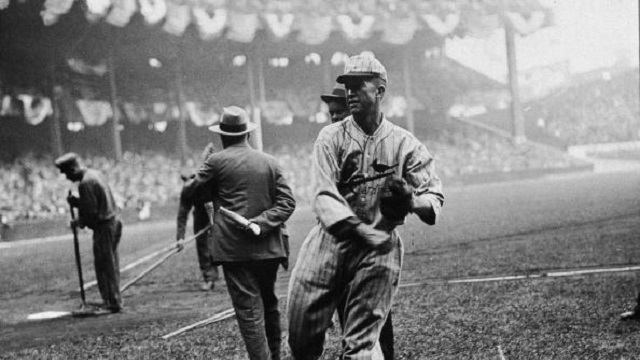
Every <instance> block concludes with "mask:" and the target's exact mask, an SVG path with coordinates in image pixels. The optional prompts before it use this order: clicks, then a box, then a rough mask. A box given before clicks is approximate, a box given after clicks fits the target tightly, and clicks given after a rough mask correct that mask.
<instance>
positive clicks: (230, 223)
mask: <svg viewBox="0 0 640 360" xmlns="http://www.w3.org/2000/svg"><path fill="white" fill-rule="evenodd" d="M255 128H256V126H255V124H253V123H250V122H249V121H248V115H247V113H246V112H245V111H244V110H243V109H242V108H239V107H237V106H230V107H226V108H224V111H223V114H222V119H221V121H220V124H219V125H214V126H211V127H210V128H209V129H210V130H211V131H213V132H215V133H218V134H219V135H220V139H221V140H222V146H223V149H222V150H221V151H219V152H217V153H214V154H212V155H210V156H209V157H208V158H207V160H206V161H205V162H204V164H203V165H202V166H201V167H200V169H199V170H198V173H197V174H196V178H195V180H194V181H195V185H194V191H195V192H196V193H198V192H200V191H205V190H207V189H208V190H209V191H210V192H211V194H212V196H213V203H214V208H215V212H214V214H215V215H214V221H213V260H214V263H215V264H219V265H222V269H223V273H224V279H225V282H226V284H227V288H228V291H229V296H230V297H231V302H232V303H233V307H234V309H235V313H236V319H237V321H238V326H239V327H240V333H241V334H242V337H243V338H244V342H245V346H246V348H247V352H248V354H249V358H250V359H252V360H254V359H256V360H257V359H260V360H276V359H280V348H281V342H282V329H281V325H280V312H279V310H278V298H277V297H276V294H275V290H274V287H275V282H276V275H277V271H278V267H279V265H280V264H283V263H286V261H287V258H288V255H289V254H288V249H289V244H288V243H287V241H288V240H287V238H286V236H285V235H284V234H283V232H282V231H283V230H282V229H283V225H284V222H285V221H287V219H289V217H290V216H291V214H292V213H293V210H294V209H295V205H296V203H295V200H294V198H293V195H292V191H291V188H290V187H289V185H288V184H287V182H286V181H285V179H284V176H283V171H282V169H281V168H280V166H279V165H278V162H277V160H276V159H275V158H274V157H273V156H271V155H268V154H265V153H262V152H260V151H257V150H254V149H252V148H251V147H250V145H249V142H248V139H249V134H250V133H251V131H253V130H255ZM221 208H224V209H221ZM221 210H225V211H224V212H223V213H221ZM227 210H228V211H227ZM229 211H230V212H233V213H236V214H237V215H240V216H241V217H244V218H245V219H246V220H247V222H246V223H245V224H244V225H238V223H237V222H236V221H234V220H233V217H231V216H227V215H225V214H228V213H229Z"/></svg>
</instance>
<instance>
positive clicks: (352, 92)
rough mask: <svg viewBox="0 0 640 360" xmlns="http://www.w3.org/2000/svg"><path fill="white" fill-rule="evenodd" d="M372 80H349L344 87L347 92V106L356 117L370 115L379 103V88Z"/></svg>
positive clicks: (361, 78) (360, 78)
mask: <svg viewBox="0 0 640 360" xmlns="http://www.w3.org/2000/svg"><path fill="white" fill-rule="evenodd" d="M371 80H372V79H371V78H365V77H353V78H348V79H347V80H346V81H345V83H344V87H345V90H346V91H347V106H348V107H349V111H350V112H351V113H352V114H353V115H354V116H356V115H364V114H368V113H370V112H371V111H372V110H373V109H374V106H375V104H376V103H377V101H378V97H377V96H378V93H379V92H378V87H377V86H376V84H375V83H374V82H373V81H371Z"/></svg>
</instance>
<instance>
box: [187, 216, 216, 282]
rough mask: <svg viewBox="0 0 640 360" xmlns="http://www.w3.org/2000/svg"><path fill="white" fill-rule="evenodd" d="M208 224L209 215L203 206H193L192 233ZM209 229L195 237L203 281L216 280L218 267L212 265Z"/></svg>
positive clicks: (211, 245)
mask: <svg viewBox="0 0 640 360" xmlns="http://www.w3.org/2000/svg"><path fill="white" fill-rule="evenodd" d="M208 225H209V215H207V212H206V210H204V208H199V207H198V206H196V207H195V210H194V211H193V233H194V234H197V233H198V232H199V231H200V230H202V229H204V228H205V227H207V226H208ZM211 234H212V232H211V230H208V231H206V232H205V233H204V234H202V235H200V236H198V237H196V251H197V252H198V264H199V266H200V272H202V278H203V279H204V281H216V280H218V267H217V266H215V265H213V253H212V249H213V237H212V235H211Z"/></svg>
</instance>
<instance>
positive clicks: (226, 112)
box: [209, 106, 256, 136]
mask: <svg viewBox="0 0 640 360" xmlns="http://www.w3.org/2000/svg"><path fill="white" fill-rule="evenodd" d="M255 129H256V124H254V123H251V122H249V115H248V114H247V112H246V111H244V109H243V108H240V107H237V106H229V107H225V108H223V109H222V119H221V120H220V123H219V124H218V125H213V126H209V130H211V131H213V132H215V133H218V134H221V135H226V136H240V135H244V134H247V133H250V132H251V131H253V130H255Z"/></svg>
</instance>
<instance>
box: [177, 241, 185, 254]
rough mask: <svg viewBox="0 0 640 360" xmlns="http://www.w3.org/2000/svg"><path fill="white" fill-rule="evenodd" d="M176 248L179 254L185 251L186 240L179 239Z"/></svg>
mask: <svg viewBox="0 0 640 360" xmlns="http://www.w3.org/2000/svg"><path fill="white" fill-rule="evenodd" d="M176 248H177V249H178V252H180V251H182V249H184V239H178V241H177V242H176Z"/></svg>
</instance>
